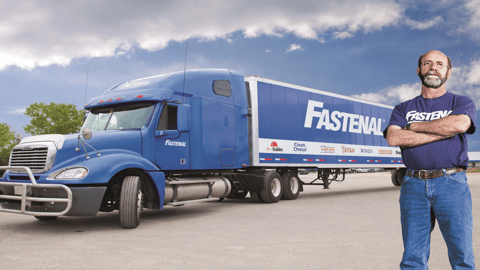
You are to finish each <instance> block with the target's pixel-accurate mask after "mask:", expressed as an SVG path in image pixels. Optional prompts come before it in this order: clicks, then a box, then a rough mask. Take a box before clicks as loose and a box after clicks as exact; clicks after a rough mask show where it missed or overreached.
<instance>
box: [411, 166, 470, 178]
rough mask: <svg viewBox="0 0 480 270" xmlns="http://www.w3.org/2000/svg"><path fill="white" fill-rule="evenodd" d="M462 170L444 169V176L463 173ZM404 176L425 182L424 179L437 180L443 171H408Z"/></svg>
mask: <svg viewBox="0 0 480 270" xmlns="http://www.w3.org/2000/svg"><path fill="white" fill-rule="evenodd" d="M463 171H464V170H463V168H460V167H452V168H447V169H445V175H449V174H453V173H459V172H463ZM406 175H408V176H410V177H418V178H420V179H421V180H426V179H432V178H437V177H441V176H443V170H435V171H429V170H419V171H412V170H408V171H407V173H406Z"/></svg>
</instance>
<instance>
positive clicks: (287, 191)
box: [282, 171, 300, 200]
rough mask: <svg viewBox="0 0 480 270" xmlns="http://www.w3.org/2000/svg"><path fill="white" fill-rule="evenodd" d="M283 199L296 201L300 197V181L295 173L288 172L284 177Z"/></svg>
mask: <svg viewBox="0 0 480 270" xmlns="http://www.w3.org/2000/svg"><path fill="white" fill-rule="evenodd" d="M282 185H283V186H282V190H283V194H282V198H283V199H285V200H295V199H296V198H298V195H300V180H299V179H298V175H297V174H296V173H295V172H294V171H287V172H285V173H284V174H283V175H282Z"/></svg>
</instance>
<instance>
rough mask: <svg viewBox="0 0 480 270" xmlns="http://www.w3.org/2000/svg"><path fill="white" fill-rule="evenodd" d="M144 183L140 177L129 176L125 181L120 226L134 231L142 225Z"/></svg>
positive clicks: (121, 195) (121, 200)
mask: <svg viewBox="0 0 480 270" xmlns="http://www.w3.org/2000/svg"><path fill="white" fill-rule="evenodd" d="M142 197H143V193H142V182H141V181H140V177H139V176H127V177H125V179H124V180H123V184H122V191H121V193H120V209H119V210H120V226H122V228H125V229H133V228H136V227H138V225H139V224H140V213H141V212H142V210H143V205H142V203H143V199H142Z"/></svg>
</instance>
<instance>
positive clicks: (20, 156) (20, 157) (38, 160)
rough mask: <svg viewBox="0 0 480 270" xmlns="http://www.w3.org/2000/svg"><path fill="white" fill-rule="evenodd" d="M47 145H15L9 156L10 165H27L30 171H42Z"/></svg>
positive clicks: (44, 165)
mask: <svg viewBox="0 0 480 270" xmlns="http://www.w3.org/2000/svg"><path fill="white" fill-rule="evenodd" d="M47 156H48V146H34V147H28V148H27V147H23V148H22V147H18V148H17V147H15V148H14V149H13V150H12V155H11V156H10V166H25V167H29V168H30V169H31V170H32V172H33V171H34V170H35V171H44V170H45V167H46V165H47Z"/></svg>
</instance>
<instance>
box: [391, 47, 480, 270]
mask: <svg viewBox="0 0 480 270" xmlns="http://www.w3.org/2000/svg"><path fill="white" fill-rule="evenodd" d="M451 68H452V63H451V60H450V58H449V57H447V56H446V55H444V54H443V53H442V52H440V51H430V52H428V53H426V54H424V55H422V56H420V59H419V60H418V68H417V73H418V76H419V77H420V80H421V81H422V92H421V95H419V96H418V97H416V98H414V99H411V100H409V101H405V102H403V103H401V104H399V105H397V106H396V107H395V109H394V110H393V112H392V117H391V119H390V123H389V126H388V127H387V129H386V130H385V131H386V132H385V137H386V139H387V141H388V144H389V145H391V146H400V148H401V149H402V158H403V161H404V164H405V166H406V167H407V169H408V170H407V174H406V176H405V177H404V178H403V182H402V188H401V193H400V210H401V223H402V236H403V243H404V248H405V251H404V253H403V259H402V262H401V264H400V268H401V269H428V266H427V262H428V258H429V255H430V233H431V231H432V230H433V228H434V225H435V220H437V222H438V225H439V227H440V230H441V232H442V234H443V237H444V239H445V242H446V244H447V248H448V256H449V260H450V265H451V266H452V269H475V263H474V256H473V248H472V227H473V222H472V200H471V195H470V189H469V187H468V184H467V178H466V175H465V171H464V170H465V169H466V168H467V165H468V155H467V137H466V134H473V133H474V132H475V114H476V109H475V104H474V103H473V102H472V100H471V99H469V98H467V97H463V96H458V95H454V94H452V93H449V92H447V90H446V88H445V82H446V81H447V79H448V78H449V77H450V76H451V74H452V69H451Z"/></svg>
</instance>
